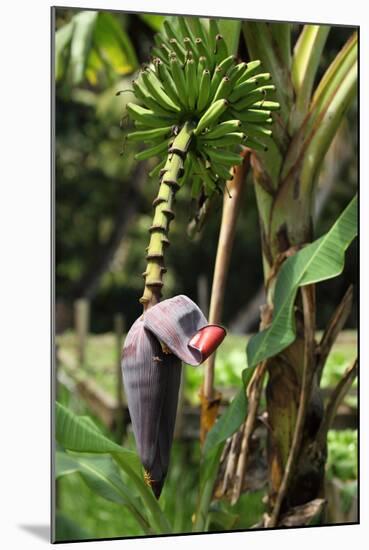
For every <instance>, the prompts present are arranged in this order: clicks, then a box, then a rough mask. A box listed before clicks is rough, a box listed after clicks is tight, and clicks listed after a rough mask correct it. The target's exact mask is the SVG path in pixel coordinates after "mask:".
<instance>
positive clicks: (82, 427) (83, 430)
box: [55, 403, 140, 473]
mask: <svg viewBox="0 0 369 550" xmlns="http://www.w3.org/2000/svg"><path fill="white" fill-rule="evenodd" d="M55 429H56V440H57V442H58V443H59V444H60V445H62V447H64V449H69V450H70V451H76V452H84V453H117V454H119V455H120V457H121V461H122V462H123V463H126V465H127V466H128V467H129V468H132V469H133V470H135V471H136V472H137V473H138V472H139V471H140V462H139V459H138V457H137V455H136V454H135V453H133V452H132V451H128V450H127V449H125V448H124V447H121V446H120V445H117V444H116V443H114V441H111V440H110V439H108V438H107V437H105V436H104V435H103V434H102V433H101V432H100V431H99V430H98V428H97V426H95V425H94V424H93V422H92V420H90V419H86V417H78V416H76V415H75V414H73V413H72V412H71V411H70V410H69V409H67V408H66V407H64V406H63V405H61V404H60V403H56V426H55Z"/></svg>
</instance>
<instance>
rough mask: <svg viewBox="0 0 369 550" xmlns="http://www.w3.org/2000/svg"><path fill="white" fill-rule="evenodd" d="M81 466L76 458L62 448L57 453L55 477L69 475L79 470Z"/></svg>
mask: <svg viewBox="0 0 369 550" xmlns="http://www.w3.org/2000/svg"><path fill="white" fill-rule="evenodd" d="M78 469H79V466H78V463H77V462H76V460H75V459H74V458H73V457H72V456H69V455H68V454H67V453H65V452H64V451H62V450H58V451H56V453H55V478H56V479H59V478H60V477H63V476H67V475H69V474H74V473H75V472H78Z"/></svg>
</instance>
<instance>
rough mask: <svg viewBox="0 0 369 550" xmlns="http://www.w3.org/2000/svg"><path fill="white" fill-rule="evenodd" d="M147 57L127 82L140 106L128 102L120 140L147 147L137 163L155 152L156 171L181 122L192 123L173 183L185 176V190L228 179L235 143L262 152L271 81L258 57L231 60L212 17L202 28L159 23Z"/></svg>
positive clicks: (236, 157) (210, 187)
mask: <svg viewBox="0 0 369 550" xmlns="http://www.w3.org/2000/svg"><path fill="white" fill-rule="evenodd" d="M151 54H152V57H151V62H150V63H149V64H148V65H145V66H144V67H142V69H141V71H140V73H139V75H138V77H137V79H136V80H134V81H133V90H134V93H135V96H136V98H137V99H138V100H139V102H140V105H137V104H133V103H129V104H128V106H127V109H128V112H129V114H130V115H131V117H132V119H133V120H134V122H135V126H136V129H137V131H136V132H132V133H130V134H128V136H127V139H128V141H141V142H142V143H144V144H147V146H148V147H147V149H145V150H143V151H142V152H140V153H138V154H137V155H136V158H137V159H138V160H142V159H147V158H150V157H158V158H159V159H161V160H160V162H159V164H158V165H157V167H156V169H154V170H153V174H154V175H156V174H159V173H160V171H161V173H162V170H163V166H164V165H165V159H166V157H167V155H168V149H170V147H171V144H172V142H173V139H174V137H175V136H176V135H177V134H178V133H179V131H180V129H181V128H182V127H183V125H184V124H185V122H188V121H189V122H191V124H192V125H193V136H192V140H191V146H190V147H189V150H188V154H187V158H186V161H185V166H184V170H183V175H182V177H181V178H180V179H179V182H178V183H179V184H180V185H181V184H182V183H183V182H184V181H185V180H186V181H192V195H193V196H196V195H197V194H198V192H199V191H200V189H203V190H204V191H205V194H206V195H210V194H212V193H213V192H214V190H215V189H219V187H220V186H221V185H222V184H224V183H225V182H226V181H227V179H230V177H231V175H230V169H231V167H233V166H234V165H235V164H240V163H241V162H242V156H240V154H239V153H240V151H241V147H242V146H247V147H250V148H252V149H255V150H266V148H267V147H266V145H265V137H267V136H270V135H271V134H272V132H271V129H270V125H271V123H272V116H271V115H272V111H275V110H278V108H279V104H278V103H277V102H275V101H273V91H274V89H275V88H274V86H273V85H272V84H270V79H271V77H270V74H269V73H265V72H262V70H261V63H260V61H251V62H250V63H244V62H241V63H237V59H236V57H235V56H233V55H229V52H228V50H227V45H226V43H225V40H224V38H223V36H222V35H221V33H220V32H219V27H218V24H217V21H216V20H215V19H210V20H209V26H208V28H207V29H206V28H205V26H204V25H203V24H202V23H201V21H200V20H199V19H198V18H196V17H193V18H186V17H181V16H179V17H177V18H176V19H175V20H174V19H173V20H171V21H170V22H169V21H167V20H165V21H164V24H163V32H162V33H160V34H157V35H156V36H155V46H154V47H153V48H152V51H151Z"/></svg>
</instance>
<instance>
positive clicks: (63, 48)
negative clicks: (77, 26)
mask: <svg viewBox="0 0 369 550" xmlns="http://www.w3.org/2000/svg"><path fill="white" fill-rule="evenodd" d="M72 36H73V21H70V22H69V23H68V24H67V25H64V27H62V28H61V29H59V30H58V32H56V33H55V79H56V80H60V78H62V76H63V74H64V71H65V65H66V59H67V57H68V55H69V50H70V44H71V42H72Z"/></svg>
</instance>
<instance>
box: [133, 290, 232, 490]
mask: <svg viewBox="0 0 369 550" xmlns="http://www.w3.org/2000/svg"><path fill="white" fill-rule="evenodd" d="M200 331H201V332H200ZM210 331H213V334H209V333H210ZM206 332H208V334H206ZM209 335H210V338H209ZM204 336H205V338H204ZM224 337H225V330H224V329H223V328H222V327H219V326H218V325H208V324H207V320H206V318H205V316H204V315H203V313H202V312H201V310H200V309H199V307H198V306H197V305H196V304H195V303H194V302H193V301H192V300H190V298H188V297H187V296H182V295H181V296H175V297H174V298H170V299H168V300H163V301H162V302H160V303H158V304H156V305H155V306H152V307H151V308H150V309H148V310H147V311H146V312H145V313H144V314H143V315H142V316H141V317H139V319H137V321H135V323H134V324H133V325H132V327H131V329H130V330H129V332H128V334H127V337H126V340H125V343H124V348H123V356H122V370H123V380H124V387H125V392H126V395H127V400H128V408H129V412H130V416H131V421H132V427H133V432H134V435H135V439H136V444H137V450H138V454H139V456H140V459H141V462H142V464H143V466H144V468H145V471H146V480H147V482H148V483H149V484H150V486H151V488H152V490H153V492H154V494H155V496H156V497H157V498H159V496H160V493H161V490H162V488H163V484H164V480H165V476H166V474H167V471H168V466H169V455H170V449H171V446H172V440H173V432H174V424H175V418H176V411H177V403H178V392H179V386H180V379H181V361H184V362H186V363H189V364H190V365H199V364H200V363H202V361H204V360H205V359H206V357H208V356H209V355H210V353H212V352H213V351H214V350H215V349H216V347H218V345H219V344H220V343H221V342H222V340H223V338H224Z"/></svg>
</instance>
